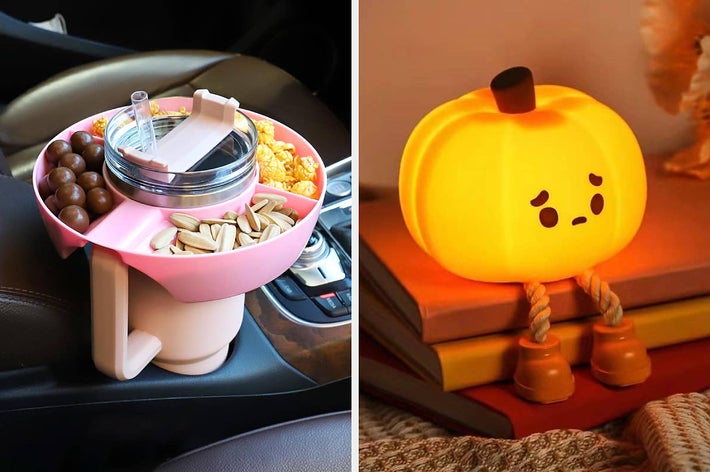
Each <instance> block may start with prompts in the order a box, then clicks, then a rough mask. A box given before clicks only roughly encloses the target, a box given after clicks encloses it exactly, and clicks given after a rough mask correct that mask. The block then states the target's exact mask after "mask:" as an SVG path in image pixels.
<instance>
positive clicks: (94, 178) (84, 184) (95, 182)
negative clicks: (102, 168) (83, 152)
mask: <svg viewBox="0 0 710 472" xmlns="http://www.w3.org/2000/svg"><path fill="white" fill-rule="evenodd" d="M57 169H59V167H57ZM76 183H77V184H79V185H81V188H83V189H84V191H85V192H88V191H89V190H91V189H92V188H94V187H106V182H104V177H103V176H102V175H101V174H99V173H98V172H94V171H93V170H87V171H84V172H82V173H81V174H79V177H77V178H76Z"/></svg>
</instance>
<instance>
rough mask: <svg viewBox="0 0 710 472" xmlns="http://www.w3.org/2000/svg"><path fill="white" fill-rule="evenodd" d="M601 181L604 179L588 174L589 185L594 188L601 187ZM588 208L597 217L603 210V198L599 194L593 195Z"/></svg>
mask: <svg viewBox="0 0 710 472" xmlns="http://www.w3.org/2000/svg"><path fill="white" fill-rule="evenodd" d="M603 180H604V179H603V178H602V177H601V176H600V175H595V174H589V183H590V184H592V185H594V186H595V187H599V186H601V184H602V181H603ZM589 208H590V209H591V210H592V213H594V214H595V215H598V214H599V213H601V212H602V210H603V209H604V197H603V196H602V194H601V193H595V194H594V195H593V196H592V200H591V202H589Z"/></svg>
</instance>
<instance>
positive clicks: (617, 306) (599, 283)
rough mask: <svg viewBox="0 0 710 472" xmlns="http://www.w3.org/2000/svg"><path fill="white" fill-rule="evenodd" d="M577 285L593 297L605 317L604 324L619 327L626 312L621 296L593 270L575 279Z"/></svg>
mask: <svg viewBox="0 0 710 472" xmlns="http://www.w3.org/2000/svg"><path fill="white" fill-rule="evenodd" d="M575 280H576V281H577V285H579V286H580V287H581V288H582V290H584V291H585V293H586V294H587V295H589V296H590V297H592V300H594V303H596V305H597V309H598V310H599V312H600V313H601V314H602V316H603V317H604V322H605V323H606V324H607V325H609V326H619V324H620V323H621V318H622V317H623V316H624V310H623V308H622V307H621V302H620V300H619V296H618V295H617V294H616V293H614V292H613V291H612V290H611V288H609V284H608V283H606V282H604V281H603V280H601V279H600V278H599V276H598V275H597V274H596V272H594V270H593V269H587V270H585V271H584V272H582V273H581V274H579V275H577V276H576V277H575Z"/></svg>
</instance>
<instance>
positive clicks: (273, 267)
mask: <svg viewBox="0 0 710 472" xmlns="http://www.w3.org/2000/svg"><path fill="white" fill-rule="evenodd" d="M157 102H158V103H159V104H160V107H161V109H162V110H170V111H177V110H179V109H180V107H184V108H185V109H186V110H188V111H190V110H191V109H192V98H190V97H169V98H162V99H157ZM122 109H123V108H116V109H113V110H109V111H106V112H102V113H98V114H96V115H94V116H91V117H88V118H86V119H84V120H82V121H80V122H78V123H76V124H74V125H72V126H70V127H69V128H67V129H66V130H64V131H62V132H61V133H59V134H58V135H57V136H55V137H54V138H53V139H52V140H50V141H49V142H51V141H54V140H55V139H64V140H67V141H69V138H70V136H71V135H72V133H74V132H75V131H79V130H85V131H91V128H92V124H93V122H94V120H96V119H98V118H100V117H105V118H107V119H109V118H110V117H111V116H113V115H114V114H115V113H117V112H119V111H121V110H122ZM240 111H241V112H243V113H244V114H245V115H247V116H248V117H250V118H251V119H252V120H254V121H258V120H263V119H267V120H269V121H271V122H272V123H274V127H275V135H276V139H278V140H281V141H285V142H290V143H293V144H294V145H295V147H296V152H297V154H298V155H300V156H312V157H313V158H314V159H315V160H316V162H317V163H318V176H317V179H316V184H317V185H318V188H319V189H320V192H319V197H318V199H317V200H314V199H311V198H307V197H304V196H301V195H297V194H294V193H291V192H287V191H284V190H282V189H278V188H275V187H271V186H267V185H263V184H261V183H257V182H255V183H254V184H252V185H251V186H250V187H249V188H248V189H247V190H245V191H244V192H242V193H241V194H240V195H237V196H236V197H234V198H232V199H230V200H228V201H225V202H222V203H218V204H215V205H210V206H203V207H198V208H187V209H180V208H161V207H155V206H150V205H146V204H143V203H140V202H137V201H134V200H131V199H129V198H127V197H125V196H124V195H123V194H121V193H120V192H118V191H117V190H116V189H115V188H113V187H112V186H110V185H107V187H108V188H109V189H110V190H111V192H112V194H113V197H114V208H113V209H112V210H111V211H110V212H109V213H107V214H105V215H103V216H102V217H101V218H98V219H97V220H95V221H93V222H92V223H91V226H90V227H89V229H88V230H87V231H86V232H85V233H83V234H82V233H79V232H77V231H75V230H73V229H72V228H70V227H69V226H67V225H66V224H64V223H63V222H62V221H61V220H59V218H57V216H55V215H54V214H53V213H52V212H51V211H50V210H49V209H48V208H47V206H46V205H45V204H44V201H43V199H42V197H41V196H40V193H39V189H38V182H39V181H40V179H41V178H43V177H44V175H45V174H46V173H47V172H48V171H49V170H50V166H51V164H49V163H48V162H47V161H46V159H45V158H44V152H45V150H46V146H45V147H44V148H43V149H42V151H41V152H40V154H39V156H38V158H37V162H36V165H35V168H34V172H33V176H32V181H33V187H34V192H35V198H36V199H37V203H38V205H39V210H40V215H41V217H42V220H43V221H44V225H45V227H46V228H47V232H48V233H49V236H50V238H51V240H52V242H53V244H54V246H55V248H56V249H57V251H58V253H59V254H60V256H61V257H63V258H66V257H68V256H69V255H70V254H71V253H72V252H73V251H74V250H76V249H77V248H80V247H84V246H86V245H87V244H88V243H92V244H95V245H99V246H102V247H105V248H107V249H111V250H113V251H115V252H116V253H117V254H118V255H119V257H120V259H121V260H122V262H123V263H124V264H126V265H128V266H130V267H133V268H134V269H137V270H139V271H141V272H143V273H144V274H146V275H147V276H149V277H151V278H152V279H154V280H155V281H156V282H158V283H159V284H161V285H162V286H163V287H165V289H166V290H167V291H168V292H170V294H171V295H172V296H173V297H174V298H176V299H177V300H180V301H183V302H198V301H206V300H215V299H221V298H227V297H231V296H234V295H239V294H241V293H246V292H248V291H251V290H254V289H256V288H258V287H260V286H261V285H263V284H265V283H267V282H269V281H271V280H273V279H275V278H276V277H278V276H279V275H280V274H281V273H283V272H284V271H285V270H287V269H288V268H289V267H290V266H291V265H292V264H293V263H294V262H295V261H296V259H298V256H299V255H300V254H301V252H302V251H303V249H304V247H305V245H306V243H307V241H308V238H309V237H310V235H311V232H312V231H313V228H314V227H315V224H316V222H317V221H318V216H319V213H320V208H321V206H322V204H323V197H324V194H325V192H324V189H325V186H326V174H325V166H324V164H323V161H322V160H321V158H320V156H319V155H318V152H317V151H316V150H315V149H314V148H313V146H312V145H311V144H310V143H308V142H307V141H306V140H305V139H304V138H303V137H302V136H300V135H299V134H298V133H296V132H295V131H294V130H292V129H291V128H289V127H287V126H285V125H283V124H282V123H279V122H277V121H275V120H273V119H271V118H268V117H266V116H264V115H261V114H259V113H255V112H252V111H248V110H240ZM94 139H96V140H97V142H101V138H99V137H95V138H94ZM47 145H49V143H47ZM105 172H106V170H105V168H104V173H105ZM255 180H256V179H255ZM107 182H108V179H107ZM256 192H268V193H275V194H279V195H283V196H285V197H286V198H287V200H288V201H287V202H286V204H285V206H287V207H291V208H293V209H295V210H296V211H297V212H298V214H299V215H300V219H299V221H298V222H297V223H296V225H295V226H294V227H293V228H291V229H289V230H288V231H286V232H284V233H282V234H280V235H279V236H277V237H275V238H273V239H270V240H268V241H265V242H262V243H259V244H256V245H253V246H248V247H243V248H238V249H235V250H233V251H228V252H221V253H214V254H196V255H190V256H176V255H160V254H154V253H153V250H152V249H151V247H150V240H151V238H152V237H153V236H154V235H155V234H156V233H158V232H159V231H160V230H161V229H163V228H166V227H168V226H171V225H172V224H171V223H170V221H169V219H168V217H169V215H170V213H173V212H184V213H188V214H191V215H194V216H195V217H197V218H200V219H202V218H221V216H222V215H223V214H224V213H225V212H226V211H228V210H233V211H236V212H237V213H239V214H241V213H243V212H244V205H245V204H246V203H249V202H250V201H251V198H252V196H253V195H254V193H256Z"/></svg>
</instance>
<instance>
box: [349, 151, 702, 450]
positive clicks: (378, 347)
mask: <svg viewBox="0 0 710 472" xmlns="http://www.w3.org/2000/svg"><path fill="white" fill-rule="evenodd" d="M661 163H662V161H661V159H658V158H647V178H648V201H647V207H646V213H645V215H644V220H643V222H642V224H641V227H640V229H639V232H638V233H637V235H636V237H635V238H634V239H633V241H632V242H631V243H630V244H629V245H628V246H627V247H626V248H625V249H624V250H622V251H621V252H620V253H619V254H617V255H616V256H614V257H613V258H612V259H610V260H608V261H605V262H604V263H602V264H599V265H598V266H597V267H595V270H596V271H597V273H598V274H599V276H600V277H601V278H602V279H603V280H605V281H606V282H608V283H609V284H610V286H611V288H612V289H613V290H614V291H615V292H616V293H617V294H618V295H619V297H620V299H621V302H622V306H623V307H624V316H625V317H627V318H629V319H632V320H633V322H634V325H635V328H636V333H637V334H638V336H639V338H640V339H641V340H642V341H643V342H644V343H645V345H646V347H647V348H648V350H649V355H650V356H651V361H652V374H651V377H650V378H649V379H648V380H647V381H646V382H644V383H643V384H639V385H636V386H632V387H627V388H623V389H618V388H611V387H606V386H604V385H602V384H600V383H598V382H596V381H595V380H594V379H593V378H592V377H591V374H590V373H589V369H588V362H589V359H590V354H591V347H592V328H591V327H592V324H593V322H594V321H596V320H598V319H599V318H600V316H601V315H599V314H598V313H597V312H596V311H595V307H594V304H593V302H592V300H591V299H590V298H589V297H588V296H587V295H586V294H585V293H584V292H583V291H582V290H581V289H580V288H578V287H577V285H576V284H575V282H574V281H573V280H571V279H570V280H563V281H559V282H554V283H549V284H546V288H547V293H548V295H549V296H550V307H551V309H552V318H551V322H552V327H551V332H552V333H554V334H555V335H556V336H557V337H558V338H560V342H561V347H562V353H563V355H564V356H565V357H566V358H567V360H568V361H569V362H570V364H572V365H573V366H574V374H575V379H576V388H575V393H574V395H573V396H572V397H571V398H570V399H568V400H567V401H565V402H561V403H556V404H550V405H540V404H532V403H529V402H526V401H525V400H523V399H521V398H519V397H517V396H516V395H515V393H514V388H513V385H512V376H513V372H514V370H515V363H516V362H517V340H518V337H519V336H520V334H521V333H523V332H524V330H525V329H527V321H528V310H529V304H528V302H527V300H526V298H525V294H524V292H523V288H522V285H521V284H488V283H483V282H477V281H471V280H467V279H463V278H461V277H458V276H456V275H453V274H451V273H449V272H448V271H446V270H445V269H444V268H442V267H441V266H439V265H438V263H437V262H436V261H435V260H434V259H432V258H431V257H429V256H428V255H427V254H426V253H425V252H424V251H423V250H422V249H421V248H420V247H419V246H418V245H417V244H416V243H415V242H414V240H413V239H412V238H411V236H410V234H409V232H408V231H407V229H406V226H405V225H404V221H403V218H402V215H401V210H400V207H399V201H398V199H397V198H396V195H395V196H391V197H388V198H382V199H375V200H371V201H362V202H361V203H360V207H359V233H360V248H359V260H360V291H359V301H360V303H359V321H360V329H361V336H360V338H361V342H360V384H361V386H362V388H363V389H364V390H366V391H369V392H371V393H373V394H375V395H379V396H381V397H383V398H386V399H387V400H389V401H391V402H393V403H396V404H398V405H400V406H404V407H407V408H410V409H412V410H413V411H416V412H417V413H419V414H421V415H423V416H427V417H429V418H431V419H433V420H435V421H438V422H440V423H442V424H446V425H448V426H450V427H452V428H456V429H459V430H461V431H465V432H473V433H478V434H485V435H490V436H496V437H522V436H525V435H527V434H531V433H534V432H539V431H544V430H547V429H551V428H560V427H565V428H579V429H588V428H591V427H595V426H598V425H601V424H602V423H604V422H606V421H608V420H611V419H614V418H617V417H620V416H623V415H624V414H627V413H630V412H632V411H633V410H635V409H637V408H639V407H640V406H642V405H643V404H644V403H645V402H647V401H650V400H653V399H657V398H661V397H664V396H667V395H670V394H673V393H686V392H691V391H699V390H702V389H705V388H708V387H710V185H708V182H703V181H698V180H692V179H688V178H685V177H677V176H668V175H665V174H663V173H662V171H661Z"/></svg>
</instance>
